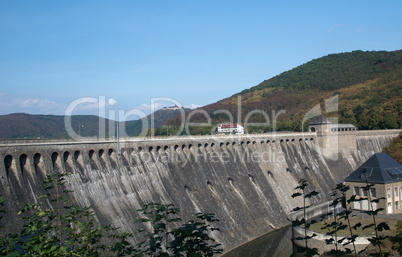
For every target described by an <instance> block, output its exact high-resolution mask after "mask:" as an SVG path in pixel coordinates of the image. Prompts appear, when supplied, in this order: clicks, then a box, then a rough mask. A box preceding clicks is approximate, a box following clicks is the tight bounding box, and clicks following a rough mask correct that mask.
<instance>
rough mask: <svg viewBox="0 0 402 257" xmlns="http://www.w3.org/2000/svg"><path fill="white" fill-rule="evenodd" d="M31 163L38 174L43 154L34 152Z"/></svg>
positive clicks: (40, 170) (40, 169)
mask: <svg viewBox="0 0 402 257" xmlns="http://www.w3.org/2000/svg"><path fill="white" fill-rule="evenodd" d="M32 158H33V163H34V169H35V173H36V174H39V173H40V172H42V169H43V168H44V167H43V166H44V165H43V156H42V154H40V153H35V154H34V155H33V157H32Z"/></svg>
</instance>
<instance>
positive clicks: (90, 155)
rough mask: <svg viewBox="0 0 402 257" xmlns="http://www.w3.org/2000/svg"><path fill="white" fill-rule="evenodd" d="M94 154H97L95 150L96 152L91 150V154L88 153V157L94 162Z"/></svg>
mask: <svg viewBox="0 0 402 257" xmlns="http://www.w3.org/2000/svg"><path fill="white" fill-rule="evenodd" d="M94 153H95V150H94V149H90V150H89V152H88V157H89V159H91V160H92V158H93V157H94Z"/></svg>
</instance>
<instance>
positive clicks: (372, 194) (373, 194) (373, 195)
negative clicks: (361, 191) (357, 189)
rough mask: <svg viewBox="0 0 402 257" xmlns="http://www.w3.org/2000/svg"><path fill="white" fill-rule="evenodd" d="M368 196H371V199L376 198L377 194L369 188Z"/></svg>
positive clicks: (373, 189)
mask: <svg viewBox="0 0 402 257" xmlns="http://www.w3.org/2000/svg"><path fill="white" fill-rule="evenodd" d="M370 194H371V197H373V198H376V197H377V192H376V191H375V188H370Z"/></svg>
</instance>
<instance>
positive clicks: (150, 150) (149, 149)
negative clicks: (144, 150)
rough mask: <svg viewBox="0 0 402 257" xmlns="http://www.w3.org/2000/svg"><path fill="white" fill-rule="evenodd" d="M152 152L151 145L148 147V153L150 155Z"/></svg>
mask: <svg viewBox="0 0 402 257" xmlns="http://www.w3.org/2000/svg"><path fill="white" fill-rule="evenodd" d="M152 150H154V147H153V146H152V145H151V146H149V147H148V152H149V153H150V152H152Z"/></svg>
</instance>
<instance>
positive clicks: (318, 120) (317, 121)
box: [308, 114, 331, 125]
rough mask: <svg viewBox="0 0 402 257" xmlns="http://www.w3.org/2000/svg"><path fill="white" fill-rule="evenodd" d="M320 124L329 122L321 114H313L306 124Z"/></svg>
mask: <svg viewBox="0 0 402 257" xmlns="http://www.w3.org/2000/svg"><path fill="white" fill-rule="evenodd" d="M320 124H331V122H329V120H328V119H327V118H325V117H324V116H323V115H322V114H320V115H317V116H315V117H314V118H313V119H311V121H310V122H309V124H308V125H320Z"/></svg>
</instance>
